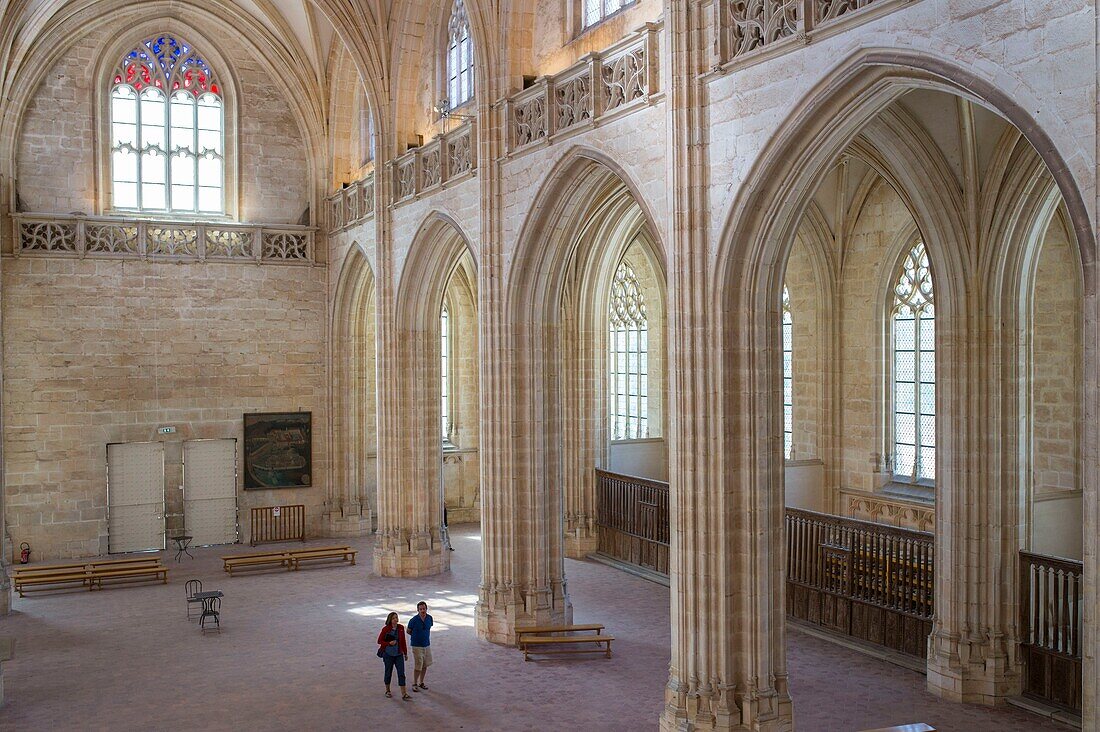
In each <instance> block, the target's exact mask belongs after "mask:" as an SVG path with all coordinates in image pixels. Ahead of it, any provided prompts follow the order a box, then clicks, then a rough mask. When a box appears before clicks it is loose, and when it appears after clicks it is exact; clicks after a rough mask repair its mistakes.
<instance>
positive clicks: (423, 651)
mask: <svg viewBox="0 0 1100 732" xmlns="http://www.w3.org/2000/svg"><path fill="white" fill-rule="evenodd" d="M412 649H413V669H415V670H416V671H423V670H424V669H426V668H428V666H431V665H432V647H431V646H425V647H421V646H413V647H412Z"/></svg>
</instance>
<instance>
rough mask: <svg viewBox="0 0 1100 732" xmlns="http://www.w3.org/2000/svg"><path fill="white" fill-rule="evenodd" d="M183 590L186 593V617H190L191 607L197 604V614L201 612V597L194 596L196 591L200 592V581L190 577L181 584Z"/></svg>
mask: <svg viewBox="0 0 1100 732" xmlns="http://www.w3.org/2000/svg"><path fill="white" fill-rule="evenodd" d="M183 590H184V592H186V593H187V619H188V620H190V619H191V608H192V607H194V606H196V605H198V609H199V614H200V615H201V614H202V598H198V597H195V593H196V592H202V582H200V581H199V580H197V579H190V580H187V582H185V583H184V585H183Z"/></svg>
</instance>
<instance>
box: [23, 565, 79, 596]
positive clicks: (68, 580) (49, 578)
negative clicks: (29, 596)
mask: <svg viewBox="0 0 1100 732" xmlns="http://www.w3.org/2000/svg"><path fill="white" fill-rule="evenodd" d="M12 584H13V585H14V587H15V591H16V592H18V593H19V596H20V597H26V595H25V594H24V593H25V592H29V591H30V590H29V588H31V587H45V588H47V589H48V588H49V587H50V586H51V585H56V586H58V587H60V586H68V585H73V584H78V585H81V586H83V585H86V584H89V580H88V570H87V569H85V568H83V567H82V568H80V569H62V570H58V571H52V572H51V571H47V572H42V573H38V574H21V575H19V576H18V577H14V578H13V580H12ZM58 587H54V589H58Z"/></svg>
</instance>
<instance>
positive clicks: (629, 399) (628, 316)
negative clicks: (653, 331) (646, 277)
mask: <svg viewBox="0 0 1100 732" xmlns="http://www.w3.org/2000/svg"><path fill="white" fill-rule="evenodd" d="M608 320H609V325H610V332H609V336H610V353H609V354H608V355H609V357H610V376H611V389H610V392H611V393H610V397H611V439H613V440H640V439H645V438H646V437H649V414H648V411H649V410H648V403H647V401H648V392H649V321H648V317H647V315H646V305H645V297H644V296H643V295H642V289H641V287H639V285H638V279H637V277H636V276H635V274H634V270H633V269H632V268H631V267H630V265H628V264H627V263H626V262H622V263H620V264H619V268H618V269H617V270H616V271H615V279H614V280H613V281H612V283H611V307H610V312H609V313H608Z"/></svg>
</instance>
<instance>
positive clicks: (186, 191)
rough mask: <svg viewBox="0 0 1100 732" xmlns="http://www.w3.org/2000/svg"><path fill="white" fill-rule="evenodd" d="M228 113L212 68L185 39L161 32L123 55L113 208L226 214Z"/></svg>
mask: <svg viewBox="0 0 1100 732" xmlns="http://www.w3.org/2000/svg"><path fill="white" fill-rule="evenodd" d="M223 111H224V110H223V100H222V91H221V88H220V86H219V84H218V81H217V78H216V76H215V74H214V72H213V71H212V70H211V68H210V66H209V64H208V63H207V62H206V60H205V58H204V57H203V56H202V55H201V54H199V53H198V51H196V50H195V49H194V48H193V47H192V46H191V45H190V44H188V43H187V42H185V41H182V40H179V39H177V38H175V37H173V36H170V35H158V36H154V37H152V38H148V39H146V40H144V41H142V42H141V43H139V44H138V45H137V46H135V47H134V48H132V49H131V50H130V51H128V52H127V53H125V54H124V55H123V57H122V59H121V61H120V63H119V65H118V66H117V67H116V69H115V72H114V74H113V76H112V80H111V94H110V115H111V131H110V139H111V150H110V151H111V201H112V206H113V208H115V209H121V210H135V211H157V212H171V213H214V214H220V213H223V212H224V210H225V203H224V195H223V189H224V180H225V173H224V162H225V158H224V150H223V145H224V139H223V138H224V130H223V126H224V115H223Z"/></svg>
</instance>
